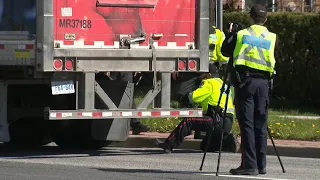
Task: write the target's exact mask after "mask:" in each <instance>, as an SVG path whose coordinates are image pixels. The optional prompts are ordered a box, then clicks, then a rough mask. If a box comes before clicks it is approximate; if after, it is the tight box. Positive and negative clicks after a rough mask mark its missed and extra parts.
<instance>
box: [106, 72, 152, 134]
mask: <svg viewBox="0 0 320 180" xmlns="http://www.w3.org/2000/svg"><path fill="white" fill-rule="evenodd" d="M106 75H107V76H108V77H109V78H110V79H111V80H116V81H127V82H129V83H132V82H133V75H132V72H107V74H106ZM133 108H136V104H135V102H134V101H133ZM130 126H131V128H132V134H134V135H137V134H140V133H141V132H148V131H149V130H150V127H149V126H146V125H144V124H142V123H141V122H140V120H139V119H137V118H131V120H130Z"/></svg>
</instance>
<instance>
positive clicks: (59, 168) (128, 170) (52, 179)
mask: <svg viewBox="0 0 320 180" xmlns="http://www.w3.org/2000/svg"><path fill="white" fill-rule="evenodd" d="M202 156H203V153H202V152H200V151H189V150H176V151H175V152H174V153H172V154H163V153H162V151H160V149H158V148H147V149H143V148H119V147H109V148H104V149H102V150H81V151H76V150H61V149H59V148H58V147H56V146H46V147H43V148H38V149H36V150H23V151H9V150H7V149H3V148H2V149H1V148H0V166H1V168H0V179H3V180H17V179H19V180H43V179H45V180H76V179H77V180H78V179H79V180H106V179H108V180H109V179H110V180H111V179H119V180H132V179H139V180H140V179H141V180H147V179H148V180H149V179H181V180H184V179H195V180H206V179H208V180H209V179H217V180H231V179H239V180H242V179H252V178H254V179H270V180H273V179H279V180H280V179H298V180H302V179H303V180H304V179H308V180H313V179H314V180H319V179H320V159H311V158H291V157H290V158H289V157H281V158H282V161H283V164H284V166H285V169H286V171H287V172H286V173H285V174H283V173H282V171H281V167H280V165H279V162H278V159H277V157H276V156H268V166H267V171H268V173H267V175H259V176H256V177H245V176H239V177H234V176H232V175H229V173H228V171H229V169H230V168H234V167H237V166H238V165H239V161H240V154H233V153H223V154H222V159H221V166H220V176H219V177H216V176H215V171H216V163H217V157H218V153H207V158H206V161H205V164H204V167H203V171H199V166H200V163H201V160H202Z"/></svg>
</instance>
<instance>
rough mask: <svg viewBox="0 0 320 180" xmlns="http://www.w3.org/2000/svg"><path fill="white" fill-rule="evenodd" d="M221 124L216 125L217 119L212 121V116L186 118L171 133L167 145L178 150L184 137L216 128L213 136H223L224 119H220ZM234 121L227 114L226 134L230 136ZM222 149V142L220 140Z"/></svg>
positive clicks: (225, 122)
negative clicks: (194, 132)
mask: <svg viewBox="0 0 320 180" xmlns="http://www.w3.org/2000/svg"><path fill="white" fill-rule="evenodd" d="M220 119H221V121H220V123H216V120H215V119H212V118H211V117H210V116H206V115H204V116H203V117H195V118H184V119H183V120H182V121H181V122H180V124H179V125H178V126H177V127H176V128H175V129H174V130H173V131H172V132H171V134H170V135H169V136H168V138H167V139H166V141H165V143H167V144H168V145H169V146H170V147H171V148H172V149H174V148H177V147H178V146H179V145H180V144H181V143H182V141H183V140H184V137H186V136H188V135H190V134H191V131H192V130H193V131H204V132H209V131H211V130H212V128H213V126H214V128H215V129H214V131H213V134H215V135H221V130H222V117H220ZM232 120H233V116H232V115H231V114H230V115H229V114H227V116H226V119H225V121H224V133H225V134H229V133H230V131H231V128H232ZM217 143H219V147H220V141H219V140H218V141H217Z"/></svg>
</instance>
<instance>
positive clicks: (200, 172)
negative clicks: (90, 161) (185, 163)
mask: <svg viewBox="0 0 320 180" xmlns="http://www.w3.org/2000/svg"><path fill="white" fill-rule="evenodd" d="M93 169H96V170H99V171H105V172H117V173H146V174H152V173H159V174H215V173H216V172H212V171H211V172H208V171H199V170H198V171H176V170H175V171H173V170H172V171H170V170H160V169H119V168H93ZM219 174H230V173H229V172H223V171H221V172H219Z"/></svg>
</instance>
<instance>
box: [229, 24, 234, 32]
mask: <svg viewBox="0 0 320 180" xmlns="http://www.w3.org/2000/svg"><path fill="white" fill-rule="evenodd" d="M232 28H233V23H230V27H229V32H232Z"/></svg>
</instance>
